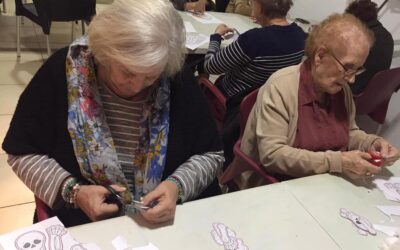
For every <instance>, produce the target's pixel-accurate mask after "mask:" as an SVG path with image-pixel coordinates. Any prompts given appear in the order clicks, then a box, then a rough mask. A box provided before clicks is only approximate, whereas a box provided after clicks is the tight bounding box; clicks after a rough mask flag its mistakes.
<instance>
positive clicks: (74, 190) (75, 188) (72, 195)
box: [69, 183, 81, 208]
mask: <svg viewBox="0 0 400 250" xmlns="http://www.w3.org/2000/svg"><path fill="white" fill-rule="evenodd" d="M80 190H81V186H80V185H79V183H75V185H74V186H73V187H72V191H71V193H70V196H69V203H70V204H73V205H74V208H78V206H77V204H76V198H77V197H78V193H79V191H80Z"/></svg>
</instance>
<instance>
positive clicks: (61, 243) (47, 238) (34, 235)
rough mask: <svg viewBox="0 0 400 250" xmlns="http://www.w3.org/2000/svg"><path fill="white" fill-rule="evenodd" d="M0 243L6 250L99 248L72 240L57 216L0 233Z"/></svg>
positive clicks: (84, 249)
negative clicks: (9, 231) (6, 232)
mask: <svg viewBox="0 0 400 250" xmlns="http://www.w3.org/2000/svg"><path fill="white" fill-rule="evenodd" d="M0 244H1V245H2V246H3V248H4V249H7V250H11V249H17V250H27V249H29V250H48V249H49V250H64V249H65V250H100V248H99V247H98V246H96V245H95V244H82V243H80V242H77V241H76V240H74V238H73V237H72V236H71V235H70V234H69V233H68V231H67V230H66V229H65V227H64V225H63V224H62V223H61V221H60V220H59V219H58V218H57V217H52V218H50V219H47V220H44V221H41V222H39V223H36V224H33V225H32V226H29V227H26V228H23V229H19V230H17V231H14V232H11V233H8V234H4V235H1V236H0Z"/></svg>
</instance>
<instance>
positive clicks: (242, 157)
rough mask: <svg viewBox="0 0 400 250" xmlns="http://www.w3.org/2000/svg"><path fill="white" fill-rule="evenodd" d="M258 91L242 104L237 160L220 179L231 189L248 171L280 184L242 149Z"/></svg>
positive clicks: (236, 144)
mask: <svg viewBox="0 0 400 250" xmlns="http://www.w3.org/2000/svg"><path fill="white" fill-rule="evenodd" d="M258 90H259V89H256V90H253V91H252V92H250V94H248V95H247V96H246V97H245V98H243V100H242V102H241V104H240V137H239V140H238V141H237V142H236V143H235V146H234V147H233V152H234V154H235V158H234V159H233V161H232V163H231V164H230V165H229V166H228V168H227V169H226V170H225V172H224V173H223V174H222V176H221V177H220V178H219V181H220V183H221V184H227V185H228V186H229V187H234V186H235V185H234V184H232V180H233V179H234V178H236V177H237V176H239V174H241V173H242V172H244V171H246V170H253V171H254V172H256V173H257V174H259V175H260V176H261V177H262V178H263V179H264V180H265V182H266V183H268V184H271V183H276V182H279V180H278V179H276V178H275V177H273V176H271V175H269V174H268V173H267V172H266V171H265V170H264V168H263V167H262V166H261V165H260V164H258V163H257V162H256V161H254V160H253V159H252V158H250V157H249V156H248V155H246V154H245V153H244V152H243V151H242V150H241V149H240V144H241V141H242V137H243V132H244V129H245V127H246V123H247V119H248V118H249V115H250V112H251V110H252V108H253V106H254V104H255V102H256V100H257V94H258Z"/></svg>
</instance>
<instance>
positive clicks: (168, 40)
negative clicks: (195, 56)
mask: <svg viewBox="0 0 400 250" xmlns="http://www.w3.org/2000/svg"><path fill="white" fill-rule="evenodd" d="M88 37H89V48H90V49H91V51H92V52H93V55H94V57H95V58H96V60H97V61H98V62H99V63H100V64H104V65H107V64H109V63H114V62H117V63H120V64H121V65H123V66H126V67H129V68H133V69H135V70H136V71H138V72H143V71H146V70H148V69H149V68H157V69H159V70H160V71H161V72H163V73H164V74H165V75H166V76H172V75H174V74H175V73H176V72H178V71H179V70H180V69H181V67H182V65H183V62H184V58H185V56H184V43H185V32H184V26H183V21H182V18H181V17H180V15H179V14H178V12H177V11H176V10H175V9H174V7H173V6H172V4H171V3H170V2H169V1H168V0H116V1H114V3H113V4H112V5H110V6H109V7H108V8H107V9H106V10H104V11H103V12H101V13H100V14H98V15H96V16H95V17H94V18H93V20H92V22H91V23H90V25H89V28H88Z"/></svg>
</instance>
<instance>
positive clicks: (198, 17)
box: [186, 12, 222, 24]
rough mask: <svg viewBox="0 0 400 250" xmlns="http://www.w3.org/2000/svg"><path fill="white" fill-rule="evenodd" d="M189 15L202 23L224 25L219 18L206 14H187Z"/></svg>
mask: <svg viewBox="0 0 400 250" xmlns="http://www.w3.org/2000/svg"><path fill="white" fill-rule="evenodd" d="M186 14H187V15H189V16H191V17H193V18H194V19H195V20H196V21H198V22H200V23H206V24H208V23H222V21H221V20H219V19H218V18H216V17H215V16H213V15H211V14H209V13H207V12H204V13H203V14H202V15H196V14H192V13H186Z"/></svg>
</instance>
